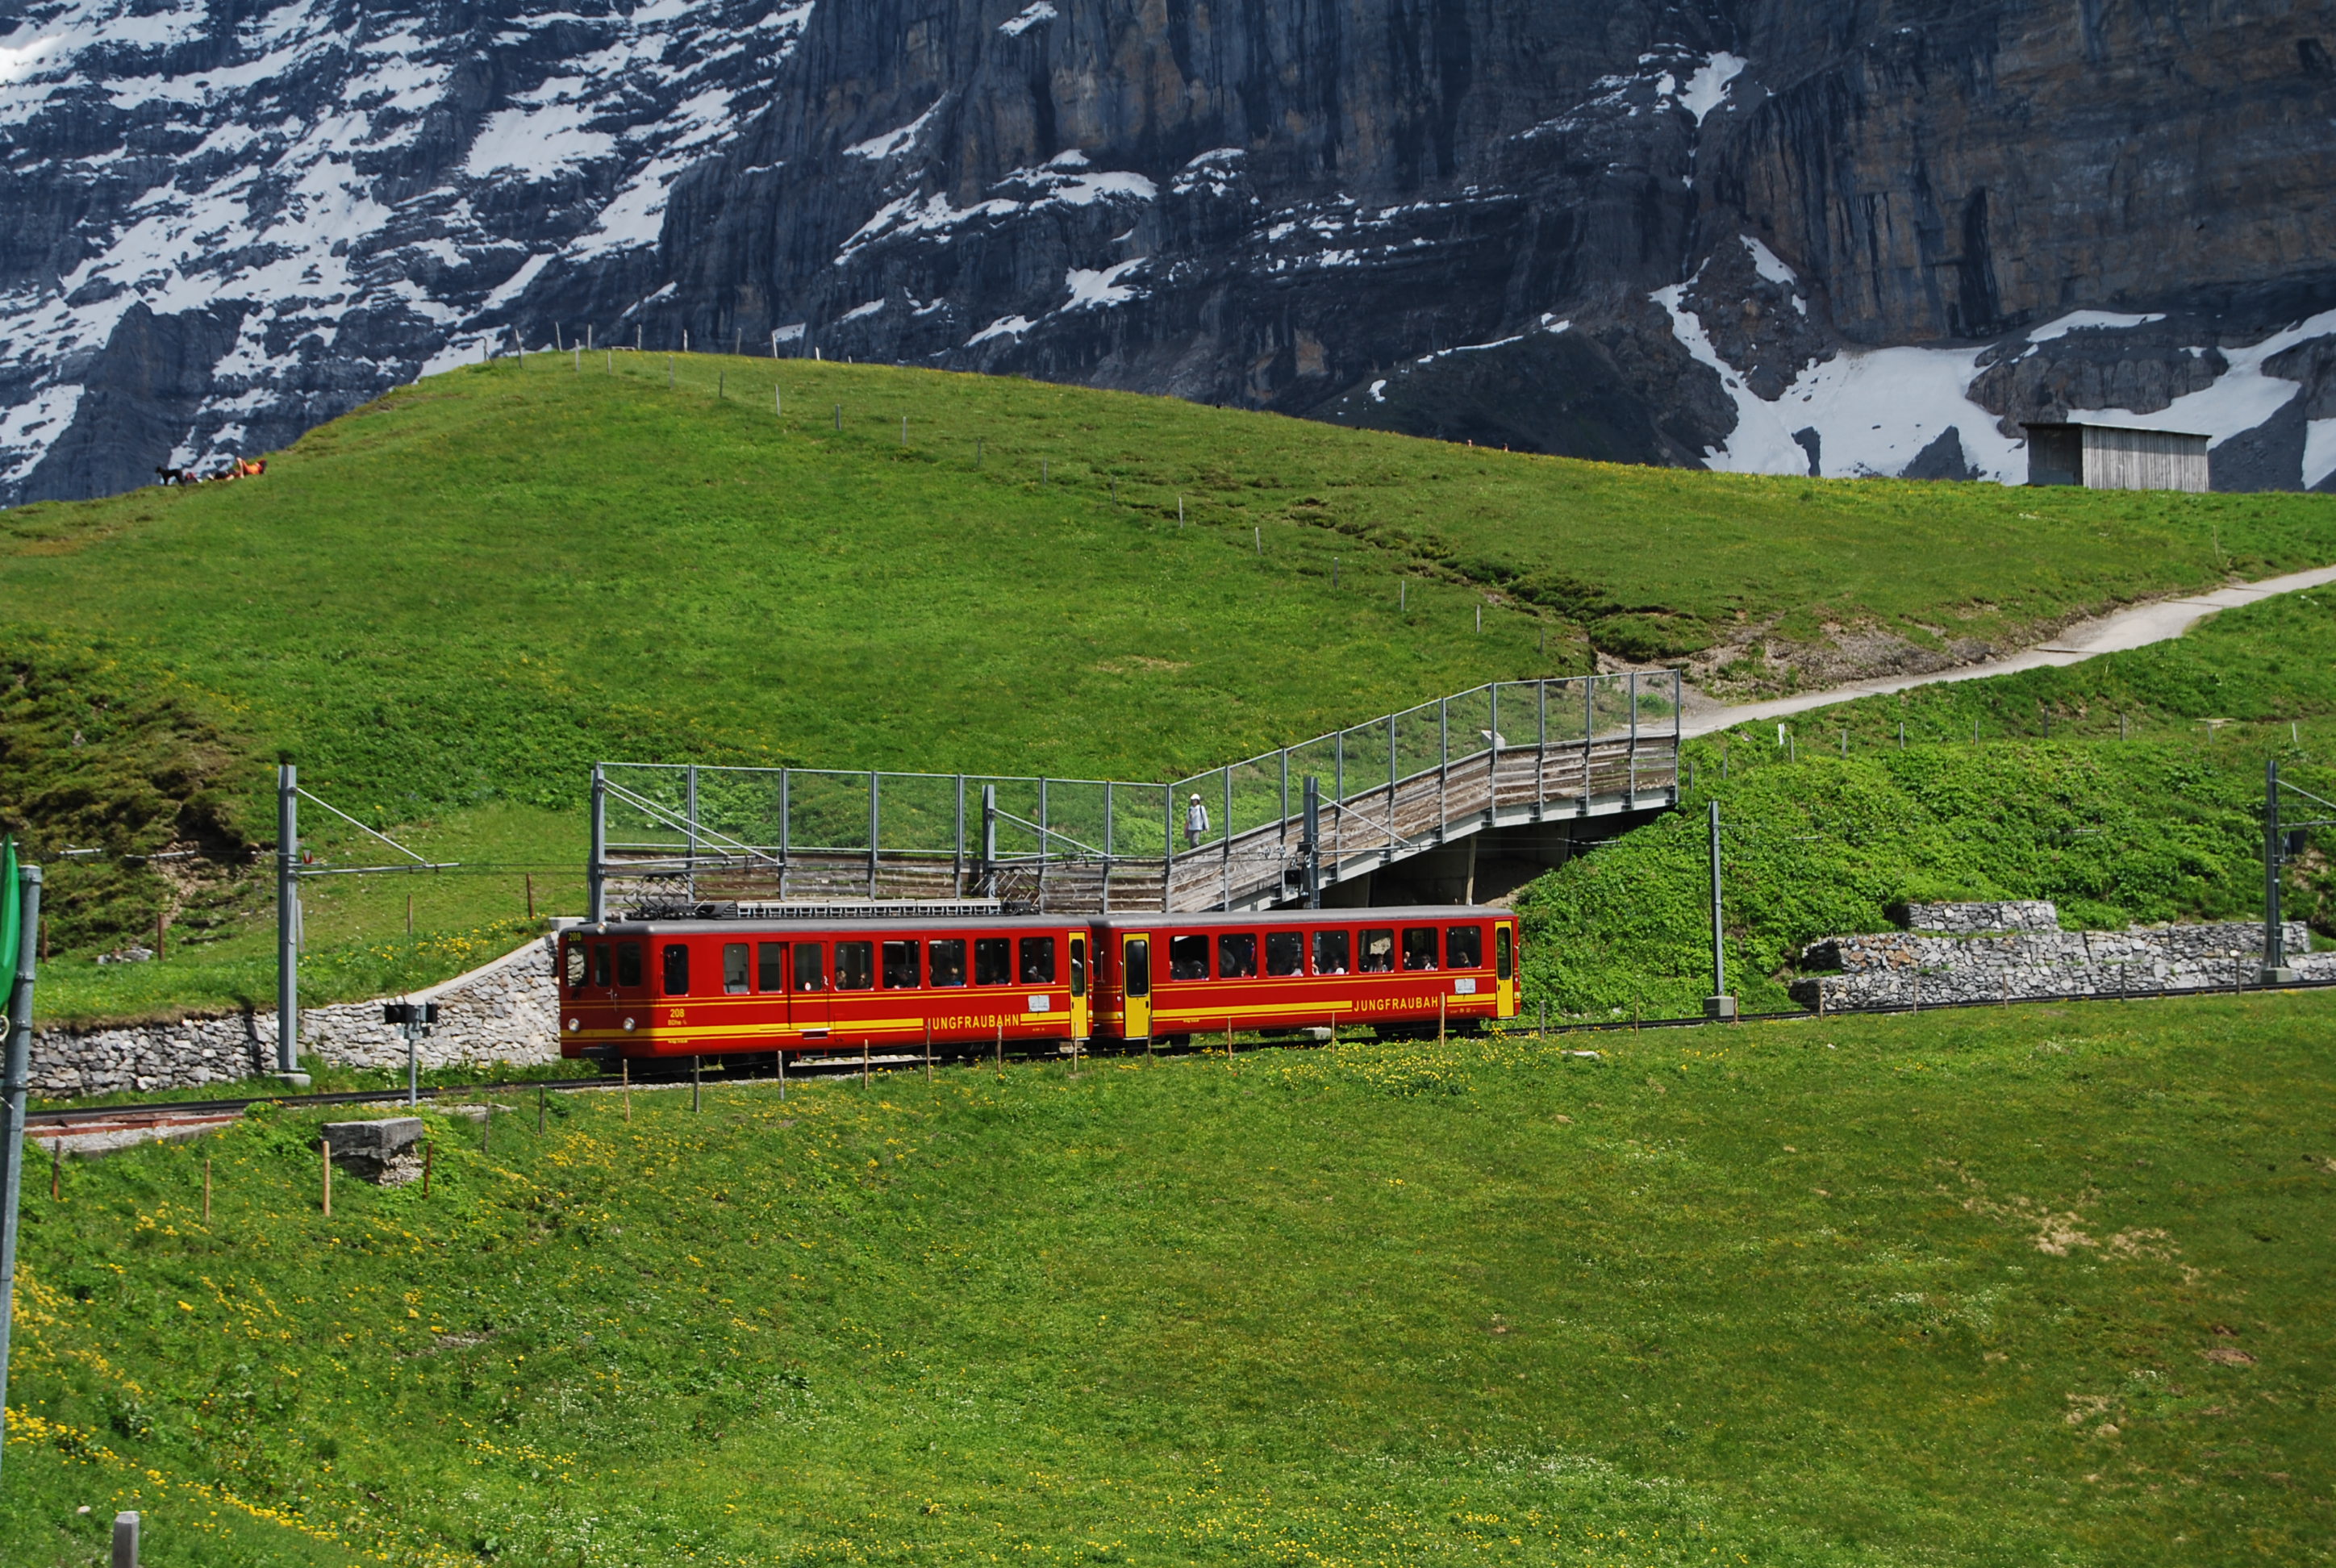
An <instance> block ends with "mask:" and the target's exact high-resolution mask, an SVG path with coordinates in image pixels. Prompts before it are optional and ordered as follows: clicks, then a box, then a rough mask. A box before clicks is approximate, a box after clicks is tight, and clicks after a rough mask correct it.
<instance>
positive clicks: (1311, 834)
mask: <svg viewBox="0 0 2336 1568" xmlns="http://www.w3.org/2000/svg"><path fill="white" fill-rule="evenodd" d="M1304 831H1305V834H1306V836H1305V838H1304V839H1303V840H1302V841H1301V842H1300V844H1299V848H1300V850H1301V851H1302V852H1303V853H1304V854H1305V856H1306V907H1307V908H1308V909H1309V910H1319V909H1320V908H1321V907H1322V781H1321V780H1320V779H1319V778H1317V777H1316V776H1315V775H1314V774H1307V775H1306V823H1305V829H1304Z"/></svg>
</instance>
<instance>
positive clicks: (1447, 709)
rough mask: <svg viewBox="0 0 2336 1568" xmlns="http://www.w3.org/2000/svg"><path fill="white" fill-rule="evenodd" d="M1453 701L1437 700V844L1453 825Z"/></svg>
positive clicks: (1445, 697) (1441, 698) (1441, 697)
mask: <svg viewBox="0 0 2336 1568" xmlns="http://www.w3.org/2000/svg"><path fill="white" fill-rule="evenodd" d="M1451 789H1452V699H1451V698H1450V697H1448V696H1440V697H1437V698H1436V842H1437V843H1442V842H1444V834H1445V830H1447V829H1448V828H1449V827H1450V826H1451V825H1452V802H1451Z"/></svg>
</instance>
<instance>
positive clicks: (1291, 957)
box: [1265, 931, 1306, 975]
mask: <svg viewBox="0 0 2336 1568" xmlns="http://www.w3.org/2000/svg"><path fill="white" fill-rule="evenodd" d="M1265 972H1266V973H1267V974H1269V975H1297V974H1303V973H1305V972H1306V933H1305V932H1304V931H1268V932H1266V933H1265Z"/></svg>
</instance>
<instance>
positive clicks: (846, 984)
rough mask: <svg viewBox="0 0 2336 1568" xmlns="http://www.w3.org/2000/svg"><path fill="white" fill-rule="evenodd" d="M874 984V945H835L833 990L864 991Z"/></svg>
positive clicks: (841, 943)
mask: <svg viewBox="0 0 2336 1568" xmlns="http://www.w3.org/2000/svg"><path fill="white" fill-rule="evenodd" d="M875 984H876V944H875V943H874V942H838V943H836V944H835V989H837V990H839V991H864V990H867V989H871V987H873V986H874V985H875Z"/></svg>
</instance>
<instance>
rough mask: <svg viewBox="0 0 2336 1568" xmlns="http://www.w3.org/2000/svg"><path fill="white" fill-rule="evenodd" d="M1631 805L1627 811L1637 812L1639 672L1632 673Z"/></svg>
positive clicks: (1633, 671)
mask: <svg viewBox="0 0 2336 1568" xmlns="http://www.w3.org/2000/svg"><path fill="white" fill-rule="evenodd" d="M1628 799H1629V801H1630V804H1629V806H1628V807H1626V808H1625V809H1627V810H1631V811H1636V810H1637V809H1638V805H1639V672H1638V671H1637V670H1635V669H1634V670H1632V671H1631V672H1630V794H1629V797H1628Z"/></svg>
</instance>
